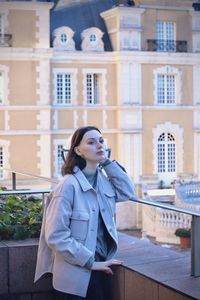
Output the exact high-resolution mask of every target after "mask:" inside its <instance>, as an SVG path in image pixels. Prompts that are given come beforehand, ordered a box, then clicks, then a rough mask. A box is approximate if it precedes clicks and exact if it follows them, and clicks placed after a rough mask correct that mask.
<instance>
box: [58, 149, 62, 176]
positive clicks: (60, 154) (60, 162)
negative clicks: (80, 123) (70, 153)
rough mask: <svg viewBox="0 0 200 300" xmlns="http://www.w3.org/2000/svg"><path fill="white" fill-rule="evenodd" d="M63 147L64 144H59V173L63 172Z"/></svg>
mask: <svg viewBox="0 0 200 300" xmlns="http://www.w3.org/2000/svg"><path fill="white" fill-rule="evenodd" d="M62 149H63V145H58V146H57V175H60V174H61V169H62V165H63V159H62Z"/></svg>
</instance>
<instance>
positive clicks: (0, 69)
mask: <svg viewBox="0 0 200 300" xmlns="http://www.w3.org/2000/svg"><path fill="white" fill-rule="evenodd" d="M0 72H1V73H2V74H3V84H4V91H3V93H4V101H3V103H0V106H1V105H9V99H8V96H9V93H10V89H9V80H10V78H9V76H8V73H9V67H8V66H5V65H0Z"/></svg>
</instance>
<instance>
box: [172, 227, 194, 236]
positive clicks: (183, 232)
mask: <svg viewBox="0 0 200 300" xmlns="http://www.w3.org/2000/svg"><path fill="white" fill-rule="evenodd" d="M175 235H176V236H179V237H191V229H187V228H177V229H176V231H175Z"/></svg>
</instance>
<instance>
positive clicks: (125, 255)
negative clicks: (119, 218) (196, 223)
mask: <svg viewBox="0 0 200 300" xmlns="http://www.w3.org/2000/svg"><path fill="white" fill-rule="evenodd" d="M117 258H118V259H120V260H122V261H123V266H124V268H125V269H128V270H130V271H134V272H136V273H138V274H141V275H142V276H144V277H147V278H150V279H152V280H153V281H154V282H156V283H159V284H161V285H162V286H163V287H170V288H171V289H172V290H175V291H178V292H180V294H182V295H183V298H184V299H200V277H197V278H195V277H191V276H190V268H191V266H190V261H191V259H190V249H189V250H182V249H181V248H179V247H171V248H167V246H166V245H163V246H162V245H157V244H154V243H153V242H152V241H150V240H145V239H144V240H142V239H140V238H138V237H134V236H131V235H127V234H124V233H120V232H119V251H118V254H117ZM133 290H134V287H133ZM146 299H150V298H146ZM159 299H160V298H159ZM169 299H172V298H169ZM172 300H173V299H172Z"/></svg>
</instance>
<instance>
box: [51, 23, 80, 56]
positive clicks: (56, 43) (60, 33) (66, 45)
mask: <svg viewBox="0 0 200 300" xmlns="http://www.w3.org/2000/svg"><path fill="white" fill-rule="evenodd" d="M73 36H74V31H73V30H72V29H71V28H70V27H67V26H62V27H59V28H56V29H55V30H54V32H53V47H54V48H56V49H58V50H66V51H74V50H75V43H74V40H73Z"/></svg>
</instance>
